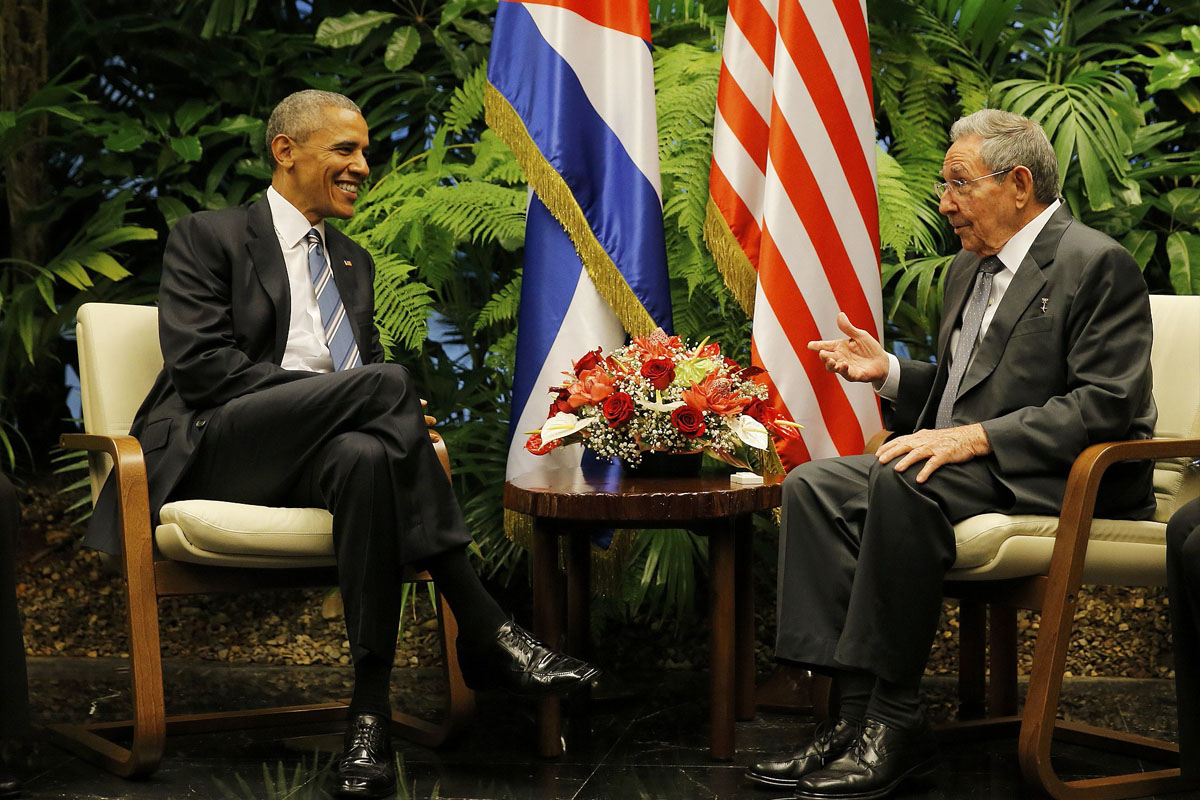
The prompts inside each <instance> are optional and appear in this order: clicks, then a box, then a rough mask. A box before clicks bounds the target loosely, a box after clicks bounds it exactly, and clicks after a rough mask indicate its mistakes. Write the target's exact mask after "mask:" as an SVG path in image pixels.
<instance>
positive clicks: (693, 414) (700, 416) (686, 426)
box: [671, 406, 704, 439]
mask: <svg viewBox="0 0 1200 800" xmlns="http://www.w3.org/2000/svg"><path fill="white" fill-rule="evenodd" d="M671 424H672V425H674V426H675V430H677V431H679V432H680V433H682V434H683V435H684V436H686V437H688V438H689V439H695V438H696V437H697V436H700V435H702V434H703V433H704V413H703V412H702V411H697V410H696V409H694V408H692V407H691V406H680V407H679V408H677V409H675V410H674V411H672V412H671Z"/></svg>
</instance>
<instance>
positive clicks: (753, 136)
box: [717, 65, 771, 172]
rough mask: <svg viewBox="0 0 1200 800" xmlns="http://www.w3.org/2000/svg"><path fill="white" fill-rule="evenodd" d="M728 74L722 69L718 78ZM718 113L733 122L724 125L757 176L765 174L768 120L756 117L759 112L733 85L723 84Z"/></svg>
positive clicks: (726, 70)
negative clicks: (731, 133)
mask: <svg viewBox="0 0 1200 800" xmlns="http://www.w3.org/2000/svg"><path fill="white" fill-rule="evenodd" d="M727 72H728V69H727V68H726V67H725V65H722V66H721V75H722V77H723V78H724V77H725V75H726V73H727ZM717 109H718V111H719V112H720V114H721V116H722V118H723V119H725V120H733V121H734V123H733V124H729V123H728V122H726V124H727V125H729V130H730V131H732V132H733V135H734V136H736V137H737V140H738V142H740V143H741V145H742V146H741V148H738V149H740V150H742V151H744V152H745V153H746V154H747V155H748V156H750V158H752V159H753V160H754V164H755V166H757V167H758V171H759V172H766V171H767V142H768V141H769V138H770V134H771V129H770V128H769V127H768V126H767V120H766V119H764V118H763V117H762V116H761V115H760V114H759V113H758V109H756V108H755V107H754V104H753V103H751V102H750V98H749V97H746V93H745V92H743V91H742V90H741V87H740V86H739V85H738V84H737V83H736V82H734V81H732V80H727V81H726V88H725V90H724V91H722V92H720V93H719V94H718V95H717Z"/></svg>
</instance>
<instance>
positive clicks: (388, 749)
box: [333, 714, 396, 797]
mask: <svg viewBox="0 0 1200 800" xmlns="http://www.w3.org/2000/svg"><path fill="white" fill-rule="evenodd" d="M335 777H336V781H335V785H334V790H333V796H334V797H387V796H388V795H390V794H392V793H393V792H395V791H396V763H395V756H393V755H392V737H391V734H390V733H389V732H388V720H387V718H386V717H381V716H380V715H378V714H355V715H354V716H352V717H351V718H350V727H348V728H347V729H346V752H344V753H342V757H341V758H340V759H338V762H337V770H336V773H335Z"/></svg>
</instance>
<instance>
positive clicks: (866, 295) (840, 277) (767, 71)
mask: <svg viewBox="0 0 1200 800" xmlns="http://www.w3.org/2000/svg"><path fill="white" fill-rule="evenodd" d="M865 13H866V12H865V5H864V3H863V0H730V3H729V14H728V17H727V23H726V27H725V42H724V61H723V67H724V68H723V69H722V71H721V76H720V85H719V87H718V112H717V120H716V123H715V124H714V126H713V162H712V167H711V170H710V179H709V192H710V203H709V212H708V214H709V216H708V219H707V220H706V222H705V241H706V242H707V243H708V244H709V247H710V249H711V250H712V252H713V257H714V258H716V259H717V264H718V266H719V267H720V269H721V273H722V275H723V276H724V277H725V279H726V282H727V284H728V285H729V288H730V290H731V291H732V292H733V294H734V296H735V297H737V298H738V301H739V303H741V304H742V305H743V307H744V308H747V309H748V310H750V309H752V310H753V314H754V337H753V341H752V343H751V349H752V353H753V358H754V361H755V363H757V364H760V365H761V366H763V367H764V368H765V369H767V370H768V373H769V378H768V383H769V398H770V402H771V404H772V405H773V406H774V407H775V408H776V409H777V410H778V411H779V413H781V414H783V415H784V416H785V417H787V418H791V419H794V420H796V421H798V422H800V423H801V424H803V425H804V426H805V429H804V431H803V432H802V440H801V441H799V442H790V441H784V440H779V441H777V442H776V445H777V447H778V448H779V452H780V456H781V458H782V459H783V461H784V463H785V465H787V466H793V465H795V464H797V463H800V462H801V461H803V460H806V459H808V458H809V457H810V456H811V457H814V458H820V457H826V456H833V455H838V454H843V455H848V454H851V453H860V452H862V446H863V442H864V441H865V439H866V437H867V436H870V435H873V434H874V433H875V431H877V430H878V428H879V426H880V418H879V402H878V399H877V398H876V396H875V394H874V392H873V391H871V388H870V387H869V386H866V385H862V384H850V383H847V382H844V381H842V380H841V379H840V378H838V377H837V376H834V375H832V374H830V373H828V372H826V371H825V370H824V368H823V366H822V365H821V363H820V360H819V359H818V358H817V357H816V354H815V353H812V352H810V351H809V350H808V349H807V344H808V341H809V340H811V339H818V338H821V339H827V338H839V337H840V336H842V334H841V333H840V331H838V330H837V327H836V320H835V317H836V313H837V312H838V311H839V310H841V311H845V312H846V313H847V314H848V315H849V317H850V318H851V320H852V321H853V322H854V324H855V325H857V326H859V327H861V328H864V329H865V330H867V331H869V332H870V333H872V334H873V335H874V336H876V337H877V338H878V337H879V332H880V330H881V327H882V305H883V303H882V298H881V292H880V278H879V212H878V205H877V204H878V200H877V197H876V188H875V149H876V144H875V130H874V121H873V113H872V104H871V70H870V47H869V42H868V38H867V27H866V16H865ZM768 39H769V41H768ZM768 56H769V57H768ZM767 98H769V99H770V106H769V111H768V109H767V107H765V106H764V105H763V102H764V100H765V99H767ZM764 120H765V122H766V126H767V127H766V131H765V133H764V131H763V128H762V126H763V121H764ZM764 138H765V140H766V143H767V144H766V148H765V149H766V153H765V158H764V152H763V141H764ZM764 165H765V167H764ZM752 267H753V268H756V269H757V280H753V278H754V275H753V273H752V272H750V269H751V268H752ZM751 294H752V295H753V301H752V303H751V301H750V300H748V299H746V297H747V295H751Z"/></svg>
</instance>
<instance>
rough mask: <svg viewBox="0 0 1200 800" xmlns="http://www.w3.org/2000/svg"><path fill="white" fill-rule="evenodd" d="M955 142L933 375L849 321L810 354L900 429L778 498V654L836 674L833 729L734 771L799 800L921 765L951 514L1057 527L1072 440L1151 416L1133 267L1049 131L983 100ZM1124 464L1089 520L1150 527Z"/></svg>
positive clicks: (946, 188) (1137, 433) (1135, 481)
mask: <svg viewBox="0 0 1200 800" xmlns="http://www.w3.org/2000/svg"><path fill="white" fill-rule="evenodd" d="M950 139H951V144H950V148H949V149H948V150H947V152H946V158H945V161H944V162H943V165H942V177H941V181H940V182H939V183H938V184H937V195H938V198H939V207H938V208H939V211H940V212H941V213H942V214H943V215H944V216H945V217H946V219H947V220H948V221H949V222H950V224H951V225H952V226H953V227H954V231H955V233H956V234H958V237H959V239H960V240H961V242H962V248H963V249H962V250H961V251H960V252H959V253H958V255H957V256H956V257H955V259H954V260H953V261H952V262H951V264H950V266H949V268H948V269H947V272H946V278H945V296H944V303H943V319H942V323H941V326H940V328H939V330H938V338H937V345H938V346H937V363H936V364H933V363H928V362H920V361H909V360H903V361H902V360H899V359H897V358H896V357H895V356H893V355H891V354H889V353H886V352H885V351H884V349H883V348H882V347H881V346H880V344H879V342H877V341H875V340H874V339H873V338H871V336H870V335H868V334H867V333H865V332H864V331H862V330H859V329H858V328H856V327H854V326H853V325H852V324H851V322H850V320H848V319H847V318H846V316H845V315H844V314H839V315H838V327H839V328H840V329H841V330H842V331H843V332H844V333H845V334H846V338H844V339H837V340H828V341H817V342H810V343H809V345H808V346H809V349H811V350H814V351H816V352H817V354H818V355H819V357H820V359H821V361H822V363H823V364H824V365H825V368H826V369H828V370H829V371H831V372H836V373H837V374H839V375H841V376H842V377H843V378H845V379H846V380H850V381H869V382H872V383H874V384H875V386H876V388H877V390H878V391H879V393H880V395H881V396H882V397H883V398H884V401H885V402H884V412H885V421H886V423H887V426H888V428H889V429H890V430H892V431H894V432H895V435H893V436H892V438H890V439H889V440H888V441H887V443H885V444H884V445H883V446H882V447H881V448H880V449H879V450H878V451H877V452H876V453H875V454H874V455H863V456H849V457H845V458H833V459H826V460H822V461H813V462H810V463H808V464H803V465H801V466H799V467H797V468H796V469H794V470H793V471H792V472H791V473H790V474H789V475H788V477H787V479H786V480H785V481H784V485H783V517H782V526H781V534H780V542H779V598H778V603H779V630H778V639H777V644H776V655H777V657H778V658H780V659H781V660H783V661H786V662H793V663H797V664H800V665H803V666H807V667H809V668H811V669H814V670H817V671H820V672H823V673H826V674H829V675H831V676H832V677H833V679H834V684H835V687H836V689H837V690H838V693H839V695H840V698H841V705H840V712H839V714H840V717H839V719H838V720H835V721H834V722H833V724H830V725H827V726H824V727H821V728H818V730H817V732H816V733H815V735H814V736H813V738H812V739H811V740H810V741H808V742H805V743H804V744H802V745H801V746H800V747H798V748H797V749H796V750H795V752H792V753H788V754H786V755H784V756H782V757H780V758H778V759H774V760H771V761H764V762H760V763H757V764H754V765H753V766H752V767H750V769H749V770H748V771H747V775H748V777H749V778H750V779H751V780H753V781H755V782H757V783H759V784H762V785H765V786H773V787H780V786H785V787H795V796H796V797H798V798H803V799H804V800H837V799H841V800H849V799H851V798H853V800H869V799H870V798H880V797H884V796H886V795H887V794H889V793H890V792H891V791H892V790H893V789H895V788H896V787H897V786H898V785H899V784H900V783H901V782H902V781H903V780H905V779H906V778H909V777H915V776H919V775H924V774H927V773H929V772H930V771H932V769H933V767H934V765H935V762H936V750H935V747H934V744H933V739H932V736H931V734H930V731H929V726H928V724H927V723H926V721H925V719H924V715H923V714H922V710H921V706H920V703H919V700H918V689H919V686H920V681H921V675H922V673H923V672H924V668H925V662H926V660H927V659H928V656H929V647H930V645H931V643H932V641H933V636H934V633H935V631H936V629H937V621H938V615H939V613H940V611H941V601H942V581H943V578H944V576H945V573H946V571H947V570H948V569H949V568H950V567H951V566H952V565H953V563H954V559H955V539H954V530H953V525H954V523H956V522H959V521H961V520H963V519H965V518H967V517H970V516H974V515H976V514H981V513H985V512H989V511H994V512H1000V513H1004V514H1050V515H1057V514H1058V511H1059V505H1060V503H1061V501H1062V496H1063V492H1064V489H1065V486H1066V478H1067V473H1068V472H1069V471H1070V469H1071V464H1072V463H1073V461H1074V460H1075V457H1076V456H1077V455H1079V453H1080V452H1082V451H1083V449H1084V448H1086V447H1087V446H1088V445H1090V444H1093V443H1095V442H1100V441H1107V440H1113V439H1145V438H1149V437H1150V436H1151V435H1152V432H1153V429H1154V422H1155V420H1156V418H1157V414H1156V411H1155V408H1154V400H1153V398H1152V397H1151V394H1150V389H1151V383H1150V342H1151V328H1150V304H1149V297H1148V295H1147V291H1146V284H1145V282H1144V281H1143V280H1142V275H1141V271H1140V270H1139V269H1138V266H1137V263H1136V262H1135V261H1134V260H1133V257H1132V256H1130V255H1129V253H1127V252H1126V251H1125V250H1124V249H1123V248H1122V247H1121V246H1120V245H1119V244H1117V243H1116V242H1114V241H1113V240H1112V239H1110V238H1108V237H1107V236H1105V235H1103V234H1101V233H1099V232H1097V231H1095V230H1092V229H1091V228H1088V227H1087V226H1085V225H1083V224H1082V223H1080V222H1079V221H1078V220H1076V219H1074V218H1073V217H1072V216H1071V214H1070V213H1069V211H1068V210H1067V208H1066V207H1065V205H1063V204H1062V201H1061V200H1060V199H1059V179H1058V162H1057V159H1056V157H1055V154H1054V149H1053V148H1052V147H1051V145H1050V142H1049V140H1047V138H1046V135H1045V133H1044V132H1043V131H1042V129H1041V128H1040V127H1039V126H1038V125H1037V124H1036V123H1034V122H1031V121H1030V120H1028V119H1025V118H1024V117H1021V116H1018V115H1016V114H1010V113H1008V112H1004V111H997V110H990V109H989V110H983V111H979V112H976V113H974V114H972V115H970V116H968V117H964V118H963V119H960V120H959V121H958V122H956V123H955V124H954V126H953V127H952V128H951V130H950ZM1115 469H1117V470H1119V471H1116V472H1114V471H1112V470H1110V471H1109V472H1108V473H1106V475H1105V477H1104V481H1103V486H1102V488H1101V491H1100V497H1101V500H1100V503H1099V506H1100V507H1098V509H1097V513H1098V514H1102V515H1106V516H1116V517H1124V518H1142V517H1146V516H1148V515H1149V514H1150V513H1151V512H1152V510H1153V509H1154V495H1153V491H1152V487H1151V481H1150V478H1151V464H1149V463H1148V462H1137V463H1127V464H1123V465H1119V466H1118V467H1117V468H1115Z"/></svg>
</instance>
